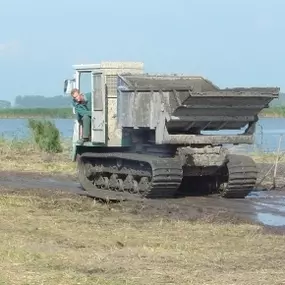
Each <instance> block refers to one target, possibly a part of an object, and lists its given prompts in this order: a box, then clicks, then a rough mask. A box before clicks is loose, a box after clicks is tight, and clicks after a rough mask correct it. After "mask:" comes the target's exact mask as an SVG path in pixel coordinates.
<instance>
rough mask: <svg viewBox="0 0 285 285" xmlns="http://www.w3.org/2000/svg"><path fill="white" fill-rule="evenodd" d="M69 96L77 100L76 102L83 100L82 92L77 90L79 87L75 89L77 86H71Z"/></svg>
mask: <svg viewBox="0 0 285 285" xmlns="http://www.w3.org/2000/svg"><path fill="white" fill-rule="evenodd" d="M71 96H72V98H73V99H74V100H75V101H77V102H82V101H84V96H83V94H81V93H80V91H79V89H77V88H73V89H72V90H71Z"/></svg>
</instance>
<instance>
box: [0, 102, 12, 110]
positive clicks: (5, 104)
mask: <svg viewBox="0 0 285 285" xmlns="http://www.w3.org/2000/svg"><path fill="white" fill-rule="evenodd" d="M8 108H11V102H10V101H6V100H0V109H8Z"/></svg>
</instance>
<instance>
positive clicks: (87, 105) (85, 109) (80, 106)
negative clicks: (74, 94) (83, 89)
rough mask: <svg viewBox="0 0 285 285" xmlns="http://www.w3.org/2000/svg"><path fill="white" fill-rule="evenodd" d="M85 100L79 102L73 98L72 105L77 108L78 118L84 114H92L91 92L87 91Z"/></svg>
mask: <svg viewBox="0 0 285 285" xmlns="http://www.w3.org/2000/svg"><path fill="white" fill-rule="evenodd" d="M84 97H85V102H84V103H78V102H76V101H75V100H72V106H73V107H74V109H75V113H76V115H77V118H78V119H80V118H81V117H82V116H84V115H88V116H91V110H92V108H91V92H88V93H85V94H84Z"/></svg>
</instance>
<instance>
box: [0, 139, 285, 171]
mask: <svg viewBox="0 0 285 285" xmlns="http://www.w3.org/2000/svg"><path fill="white" fill-rule="evenodd" d="M61 145H62V147H63V152H62V153H54V154H53V153H49V154H48V153H45V152H43V151H40V150H39V148H38V147H37V146H36V145H35V143H34V142H33V141H32V139H27V140H18V139H13V140H7V139H3V138H2V139H0V154H1V160H0V170H1V169H2V170H15V171H37V172H43V173H64V174H74V173H75V169H76V165H75V163H74V162H72V161H71V140H63V141H61ZM249 155H250V156H251V157H252V158H253V159H254V160H255V161H256V162H258V163H265V164H273V163H275V161H276V157H277V153H264V152H260V151H255V152H253V153H250V154H249ZM279 162H280V163H285V155H284V154H282V153H281V154H280V158H279Z"/></svg>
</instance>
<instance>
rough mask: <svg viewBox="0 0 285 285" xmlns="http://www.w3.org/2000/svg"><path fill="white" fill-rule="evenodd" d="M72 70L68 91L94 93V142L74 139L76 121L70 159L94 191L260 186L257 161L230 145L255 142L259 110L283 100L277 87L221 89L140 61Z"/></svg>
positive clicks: (145, 194) (241, 193)
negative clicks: (150, 69)
mask: <svg viewBox="0 0 285 285" xmlns="http://www.w3.org/2000/svg"><path fill="white" fill-rule="evenodd" d="M74 69H75V76H74V78H73V79H72V80H65V86H64V90H65V93H66V94H69V92H70V89H71V88H72V87H77V88H79V89H80V91H81V92H92V118H91V119H92V123H91V136H90V141H88V142H85V143H84V145H77V144H76V142H77V140H78V139H79V135H78V134H79V127H80V125H79V123H78V122H77V120H76V119H75V120H74V135H73V157H72V159H73V161H76V162H77V167H78V179H79V182H80V184H81V186H82V187H83V189H84V190H85V191H87V192H88V193H89V194H90V195H92V196H93V197H98V198H101V199H110V200H113V199H115V200H117V199H119V200H120V199H123V200H125V199H127V200H128V199H130V200H137V199H139V200H140V199H146V198H167V197H175V196H179V195H191V194H192V193H195V195H197V194H198V195H199V194H201V195H202V194H203V195H204V194H210V193H211V194H212V193H219V194H220V195H221V196H222V197H224V198H244V197H246V196H247V195H248V194H249V192H250V191H252V190H253V188H254V187H255V183H256V179H257V167H256V165H255V163H254V161H253V160H252V159H251V158H250V157H248V156H245V155H238V154H232V153H231V152H229V151H228V147H227V145H239V144H252V143H253V142H254V132H255V126H256V123H257V121H258V114H259V113H260V111H262V109H264V108H266V107H268V104H269V103H270V102H271V101H272V100H273V99H274V98H278V95H279V88H277V87H272V88H271V87H266V88H263V87H254V88H226V89H220V88H218V87H217V86H215V85H214V84H213V83H212V82H210V81H209V80H207V79H205V78H203V77H200V76H185V75H151V74H147V73H144V71H143V63H140V62H103V63H101V64H92V65H75V66H74ZM71 100H72V98H71ZM225 130H230V131H241V130H243V131H242V132H241V133H238V132H237V133H234V134H233V133H232V134H225V133H223V132H224V131H225ZM205 132H206V134H205ZM207 132H208V134H207ZM209 132H210V133H209ZM211 132H212V133H211Z"/></svg>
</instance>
